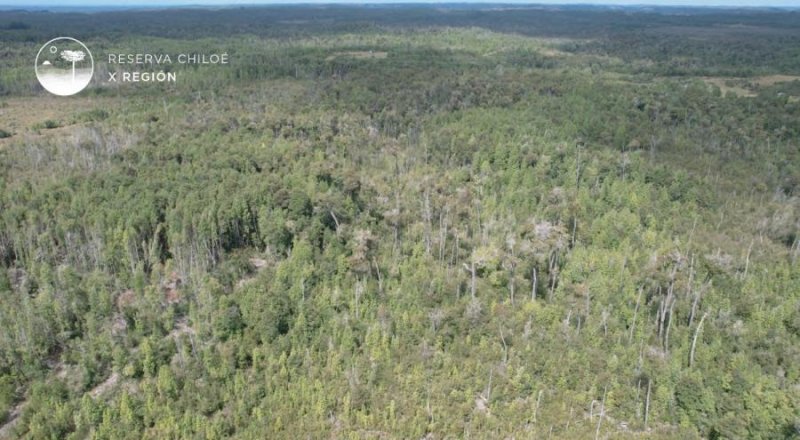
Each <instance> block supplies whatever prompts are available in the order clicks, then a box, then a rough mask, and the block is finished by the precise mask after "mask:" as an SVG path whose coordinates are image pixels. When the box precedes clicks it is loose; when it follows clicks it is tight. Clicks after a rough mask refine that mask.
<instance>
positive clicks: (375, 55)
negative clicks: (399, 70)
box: [325, 50, 389, 61]
mask: <svg viewBox="0 0 800 440" xmlns="http://www.w3.org/2000/svg"><path fill="white" fill-rule="evenodd" d="M388 56H389V53H388V52H383V51H379V50H351V51H345V52H334V53H332V54H331V55H329V56H328V57H327V58H325V61H333V60H335V59H337V58H355V59H359V60H369V59H384V58H386V57H388Z"/></svg>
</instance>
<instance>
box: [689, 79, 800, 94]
mask: <svg viewBox="0 0 800 440" xmlns="http://www.w3.org/2000/svg"><path fill="white" fill-rule="evenodd" d="M701 79H702V80H703V81H704V82H705V83H706V84H708V85H713V86H717V87H719V90H720V92H722V94H723V95H725V94H727V93H733V94H734V95H736V96H740V97H747V98H752V97H754V96H758V91H759V89H760V88H762V87H770V86H774V85H775V84H780V83H785V82H792V81H798V80H800V76H792V75H766V76H757V77H753V78H732V77H719V76H706V77H702V78H701Z"/></svg>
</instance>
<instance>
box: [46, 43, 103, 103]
mask: <svg viewBox="0 0 800 440" xmlns="http://www.w3.org/2000/svg"><path fill="white" fill-rule="evenodd" d="M34 69H35V70H36V78H37V79H38V80H39V84H41V85H42V87H44V88H45V90H47V91H48V92H50V93H52V94H54V95H59V96H70V95H74V94H76V93H78V92H80V91H81V90H83V89H85V88H86V86H87V85H89V83H90V82H91V81H92V75H93V74H94V58H92V53H91V52H89V49H88V48H87V47H86V45H85V44H83V43H81V42H80V41H78V40H76V39H74V38H70V37H58V38H54V39H52V40H50V41H48V42H47V43H45V44H44V46H42V48H41V49H39V53H37V54H36V64H35V66H34Z"/></svg>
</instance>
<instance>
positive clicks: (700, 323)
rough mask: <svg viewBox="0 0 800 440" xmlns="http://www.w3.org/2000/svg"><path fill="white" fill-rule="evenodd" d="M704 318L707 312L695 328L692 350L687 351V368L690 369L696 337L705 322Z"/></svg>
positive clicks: (692, 362)
mask: <svg viewBox="0 0 800 440" xmlns="http://www.w3.org/2000/svg"><path fill="white" fill-rule="evenodd" d="M706 316H708V312H705V313H703V316H702V317H701V318H700V322H699V323H697V328H696V329H695V331H694V338H692V349H691V351H689V368H691V367H692V364H694V350H695V348H696V347H697V335H699V334H700V330H702V329H703V321H705V320H706Z"/></svg>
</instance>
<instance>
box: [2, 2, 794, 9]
mask: <svg viewBox="0 0 800 440" xmlns="http://www.w3.org/2000/svg"><path fill="white" fill-rule="evenodd" d="M291 3H349V4H362V3H372V4H375V3H546V4H605V5H658V6H741V7H766V6H780V7H798V8H800V0H540V1H530V0H499V1H497V0H299V1H296V0H240V1H232V2H225V1H220V0H168V1H159V0H0V5H4V6H24V7H26V8H29V7H32V6H34V5H53V6H56V5H57V6H101V5H102V6H115V7H125V6H148V5H149V6H156V5H158V6H168V5H234V6H235V5H254V4H265V5H267V4H291Z"/></svg>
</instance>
